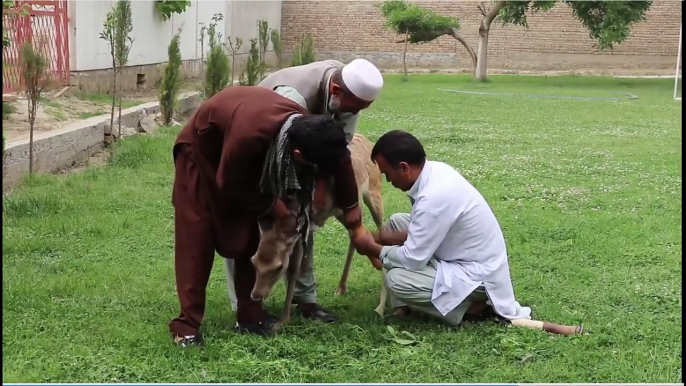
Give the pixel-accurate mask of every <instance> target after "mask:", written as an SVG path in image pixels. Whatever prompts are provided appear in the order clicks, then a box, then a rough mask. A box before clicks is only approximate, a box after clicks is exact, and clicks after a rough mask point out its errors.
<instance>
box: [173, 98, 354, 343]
mask: <svg viewBox="0 0 686 386" xmlns="http://www.w3.org/2000/svg"><path fill="white" fill-rule="evenodd" d="M277 145H278V146H279V157H281V158H284V157H285V158H287V162H286V161H284V162H286V163H287V166H284V168H283V169H284V170H287V171H288V173H284V174H288V177H291V176H292V175H297V178H298V179H300V178H301V175H305V176H307V177H306V179H307V178H311V180H312V181H311V185H312V189H313V187H314V177H310V176H311V174H308V172H307V170H309V169H308V168H313V167H314V165H316V167H317V169H319V170H324V171H326V172H327V173H330V174H331V175H333V177H334V179H335V180H336V182H337V186H339V191H338V194H337V196H338V197H339V199H341V200H343V201H344V202H346V203H351V202H352V203H354V202H356V201H357V199H358V198H357V191H356V189H347V188H346V187H349V186H352V187H355V178H354V174H353V170H352V167H351V166H350V165H351V163H350V160H349V158H350V153H349V152H348V149H347V143H346V140H345V134H344V132H343V128H342V125H341V124H340V123H337V122H335V121H334V120H333V119H332V118H331V117H330V116H324V115H311V114H310V113H309V112H308V111H307V110H306V109H305V108H303V107H302V106H300V105H299V104H297V103H295V102H293V101H291V100H289V99H287V98H285V97H283V96H281V95H279V94H277V93H276V92H274V91H271V90H268V89H264V88H260V87H230V88H227V89H224V90H222V91H220V92H219V93H217V94H216V95H214V96H213V97H211V98H210V99H208V100H207V101H205V102H204V103H203V104H202V105H201V106H200V108H199V109H198V111H197V112H196V113H195V114H194V115H193V117H192V118H191V119H190V121H189V122H188V123H187V124H186V126H185V127H184V128H183V130H182V131H181V133H180V134H179V136H178V138H177V140H176V143H175V144H174V149H173V155H174V164H175V169H176V172H175V180H174V189H173V193H172V202H173V204H174V209H175V271H176V289H177V293H178V296H179V301H180V305H181V312H180V315H179V316H178V317H177V318H175V319H173V320H172V321H171V322H170V323H169V329H170V332H171V334H172V337H173V340H174V342H176V343H177V344H179V345H181V346H184V347H185V346H188V345H192V344H198V343H200V342H201V338H200V333H199V328H200V324H201V322H202V319H203V317H204V313H205V291H206V286H207V283H208V280H209V277H210V272H211V270H212V264H213V261H214V255H215V251H216V252H217V253H218V254H219V255H220V256H222V257H223V258H230V259H234V263H235V276H234V282H235V288H236V297H237V300H238V309H237V312H236V322H237V323H236V329H237V330H238V331H241V332H250V333H257V334H261V335H265V334H268V333H270V332H271V328H272V326H273V322H274V321H275V318H274V316H273V315H268V314H267V312H266V311H265V310H264V309H263V307H262V302H261V301H254V300H252V299H251V298H250V292H251V290H252V288H253V285H254V283H255V269H254V267H253V265H252V263H251V261H250V257H251V256H252V255H253V254H254V253H255V251H256V249H257V246H258V244H259V239H260V232H259V228H258V225H257V224H258V223H257V219H258V218H259V217H261V216H272V218H275V219H285V218H288V216H292V214H291V213H290V212H289V211H288V210H287V209H286V207H285V205H284V203H283V202H282V201H281V200H280V199H278V197H274V195H272V194H269V193H268V192H265V189H264V186H263V182H264V179H263V175H273V174H265V170H267V169H268V168H265V166H266V164H265V162H267V163H269V162H273V160H274V159H275V157H273V156H270V157H268V154H270V155H271V154H275V153H276V152H275V151H274V148H275V147H276V146H277ZM282 148H285V149H287V150H283V151H281V150H282ZM281 153H283V154H281ZM291 160H293V162H291ZM279 166H280V165H279ZM272 169H273V168H272ZM291 172H292V173H291ZM289 173H290V174H289ZM312 175H313V174H312ZM300 182H301V184H303V181H300ZM304 183H305V184H307V182H304ZM296 185H297V184H296ZM270 319H271V320H270Z"/></svg>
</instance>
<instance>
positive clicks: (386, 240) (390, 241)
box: [377, 231, 407, 246]
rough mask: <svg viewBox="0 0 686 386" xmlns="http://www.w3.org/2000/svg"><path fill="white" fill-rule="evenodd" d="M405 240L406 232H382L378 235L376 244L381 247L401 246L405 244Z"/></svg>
mask: <svg viewBox="0 0 686 386" xmlns="http://www.w3.org/2000/svg"><path fill="white" fill-rule="evenodd" d="M406 240H407V231H398V232H390V231H382V232H381V233H380V234H379V238H378V240H377V242H378V243H379V244H381V245H385V246H388V245H403V244H405V241H406Z"/></svg>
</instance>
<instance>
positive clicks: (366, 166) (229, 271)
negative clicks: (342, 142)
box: [223, 134, 387, 329]
mask: <svg viewBox="0 0 686 386" xmlns="http://www.w3.org/2000/svg"><path fill="white" fill-rule="evenodd" d="M348 148H349V149H350V154H351V159H352V165H353V170H354V173H355V182H356V183H357V188H358V192H359V194H360V199H361V201H362V202H364V204H365V206H366V207H367V209H368V210H369V212H370V214H371V216H372V219H373V221H374V224H375V225H376V228H377V230H378V231H381V229H382V226H383V215H384V206H383V197H382V194H381V193H382V192H381V187H382V185H383V184H382V180H381V171H380V170H379V167H378V166H377V165H376V163H374V161H372V159H371V152H372V148H373V144H372V143H371V141H369V140H368V139H367V138H365V137H364V136H362V135H361V134H355V135H354V136H353V138H352V141H351V142H350V144H349V145H348ZM332 186H333V180H331V181H330V184H329V187H332ZM288 205H292V204H288ZM332 217H334V218H336V219H337V220H338V221H339V222H340V223H343V211H342V210H341V209H340V208H338V207H336V206H335V205H334V197H333V189H331V188H329V189H328V191H327V193H326V202H325V204H324V206H323V207H322V208H315V209H313V210H312V212H311V215H310V221H311V229H312V231H313V232H317V231H318V230H319V229H321V228H322V227H323V226H324V225H325V224H326V222H327V221H328V220H329V219H330V218H332ZM260 231H261V233H262V236H261V240H260V246H259V247H258V250H257V252H256V253H255V255H254V256H253V257H252V261H253V264H254V265H255V269H256V274H257V280H256V283H255V288H256V289H257V288H258V287H259V295H265V294H268V293H269V292H270V290H271V288H272V287H273V286H274V285H275V284H276V282H277V281H278V279H279V278H280V277H281V276H283V275H286V276H287V278H288V287H287V290H286V300H285V303H284V312H283V314H282V316H281V319H280V320H279V322H278V323H277V326H275V327H276V329H278V328H280V327H281V326H283V325H284V324H285V323H286V322H287V321H288V319H289V318H290V310H291V303H292V299H293V292H294V287H295V279H296V278H297V277H298V275H299V273H300V262H301V260H302V257H303V253H304V250H303V248H302V246H301V245H302V244H301V243H300V242H297V241H299V240H298V239H299V236H298V235H297V234H296V233H295V232H289V231H285V230H284V229H283V227H277V226H270V225H269V224H263V223H260ZM348 238H349V240H350V241H349V243H348V252H347V255H346V259H345V263H344V265H343V272H342V274H341V278H340V280H339V282H338V286H337V288H336V291H335V293H334V294H335V295H337V296H341V295H344V294H345V292H346V291H347V283H348V275H349V272H350V266H351V264H352V260H353V256H354V254H355V246H354V245H353V243H352V231H349V232H348ZM293 252H295V253H293ZM291 256H292V260H293V261H289V260H290V259H291ZM223 260H224V271H225V272H226V286H227V292H228V296H229V302H230V303H231V309H232V310H233V311H235V310H236V307H237V300H236V294H235V289H234V284H233V274H234V265H233V260H231V259H223ZM277 265H279V266H281V267H282V268H281V269H280V271H279V272H282V273H280V274H278V275H275V274H274V272H276V271H275V270H274V269H273V267H275V266H277ZM375 268H376V269H377V270H380V271H381V275H382V284H381V291H380V296H379V305H378V306H377V307H376V309H375V310H374V311H375V312H376V313H377V314H379V315H380V316H382V317H383V315H384V310H385V307H386V301H387V289H386V286H385V285H384V279H385V271H384V270H383V268H382V267H381V266H380V265H379V266H375ZM255 292H256V291H255V289H253V294H255ZM255 295H257V294H255Z"/></svg>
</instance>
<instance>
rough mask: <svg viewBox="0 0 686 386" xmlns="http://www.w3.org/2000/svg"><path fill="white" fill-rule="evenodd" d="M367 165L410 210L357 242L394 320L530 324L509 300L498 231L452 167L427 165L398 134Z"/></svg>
mask: <svg viewBox="0 0 686 386" xmlns="http://www.w3.org/2000/svg"><path fill="white" fill-rule="evenodd" d="M372 159H373V160H374V162H376V163H377V164H378V165H379V169H380V170H381V172H382V173H383V174H384V175H385V176H386V179H387V180H388V181H389V182H390V183H391V184H393V186H395V187H396V188H398V189H400V190H402V191H404V192H407V194H408V196H409V198H410V202H411V204H412V210H411V212H410V213H409V214H408V213H399V214H394V215H392V216H391V218H390V221H389V223H388V226H387V228H386V229H385V230H384V231H382V232H381V233H380V234H372V233H364V234H363V236H359V237H358V240H356V242H355V245H356V246H357V251H358V253H360V254H362V255H366V256H368V257H369V258H370V259H380V260H381V263H382V264H383V267H384V268H385V269H386V270H387V273H386V285H387V287H388V292H389V295H390V298H391V304H392V306H393V307H394V308H395V314H394V315H397V316H404V315H408V314H409V313H410V312H412V311H418V312H423V313H427V314H430V315H433V316H435V317H438V318H440V319H442V320H444V321H445V322H447V323H448V324H450V325H453V326H457V325H458V324H460V322H461V321H462V320H463V319H464V318H465V317H466V316H476V315H483V313H484V311H490V313H491V314H493V311H495V314H496V316H498V317H500V318H504V319H519V318H524V319H530V318H531V309H530V308H529V307H523V306H521V305H520V304H519V303H518V302H517V301H516V300H515V297H514V291H513V289H512V282H511V281H510V267H509V265H508V259H507V251H506V247H505V240H504V238H503V233H502V231H501V229H500V225H499V224H498V221H497V220H496V218H495V215H494V214H493V212H492V211H491V208H490V207H489V205H488V203H487V202H486V200H485V199H484V197H483V196H482V195H481V194H480V193H479V192H478V191H477V190H476V188H474V187H473V186H472V185H471V184H470V183H469V182H468V181H467V180H466V179H465V178H464V177H463V176H462V175H461V174H460V173H459V172H458V171H457V170H455V169H454V168H453V167H451V166H450V165H447V164H445V163H443V162H436V161H428V160H427V159H426V153H425V152H424V148H423V146H422V144H421V143H420V142H419V141H418V140H417V139H416V138H415V137H414V136H412V135H411V134H409V133H407V132H404V131H400V130H394V131H390V132H388V133H386V134H384V135H383V136H382V137H381V138H379V140H378V141H377V142H376V144H375V145H374V149H373V150H372ZM491 307H492V308H491Z"/></svg>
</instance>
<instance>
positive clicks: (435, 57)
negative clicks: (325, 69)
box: [281, 0, 681, 73]
mask: <svg viewBox="0 0 686 386" xmlns="http://www.w3.org/2000/svg"><path fill="white" fill-rule="evenodd" d="M419 3H420V5H422V6H423V7H426V8H429V9H432V10H434V11H436V12H439V13H441V14H445V15H452V16H458V17H459V18H460V22H461V34H462V35H463V36H464V38H465V39H466V40H467V42H468V43H469V44H471V45H472V47H473V48H474V50H475V51H476V43H477V32H478V28H479V22H480V20H481V14H480V12H479V10H478V9H477V4H478V2H475V1H459V2H458V1H420V2H419ZM680 7H681V1H675V0H670V1H665V0H658V1H653V6H652V7H651V9H650V11H649V12H648V14H647V21H646V22H643V23H639V24H636V25H634V28H633V29H632V32H631V36H630V38H629V39H627V40H626V41H625V42H624V43H623V44H621V45H618V46H616V47H615V49H614V51H613V52H610V51H607V52H601V51H600V50H599V49H597V48H595V47H594V41H593V40H591V39H590V38H589V36H588V30H587V29H586V28H585V27H584V26H583V25H582V24H581V23H580V22H579V21H577V20H576V19H575V18H574V17H573V15H572V12H571V8H570V7H569V6H568V5H566V4H560V5H558V6H556V7H555V8H553V9H552V10H550V11H548V12H546V13H541V14H535V15H530V16H529V17H528V20H529V29H526V28H524V27H519V26H505V27H502V26H501V25H500V24H499V23H498V19H496V21H495V22H494V23H493V25H492V27H491V34H490V39H489V50H488V60H489V68H490V69H512V70H532V71H540V70H559V71H571V70H576V71H583V70H585V71H590V72H613V71H617V70H619V71H620V72H622V70H623V71H624V72H627V71H628V72H631V71H635V72H643V73H646V72H651V71H652V72H659V73H669V72H670V71H672V72H673V71H674V66H675V65H676V55H677V48H678V47H677V46H678V42H679V29H680V22H681V9H680ZM281 31H282V40H283V42H284V50H285V51H290V50H291V49H292V47H293V45H294V44H295V42H296V41H298V40H299V37H300V35H301V34H303V33H305V32H310V33H312V34H313V37H314V40H315V49H316V50H317V52H318V54H319V57H320V58H328V57H334V58H338V59H340V60H344V61H347V60H350V59H352V58H353V57H355V56H359V57H365V58H368V59H370V60H372V61H374V62H376V63H377V65H379V66H380V67H383V68H400V67H401V60H402V50H403V44H397V43H394V41H395V40H396V39H397V36H396V35H394V34H393V33H391V32H389V31H388V30H387V29H386V28H384V26H383V17H382V15H381V13H380V12H379V11H378V10H377V9H376V8H375V7H374V2H372V1H360V0H357V1H335V0H329V1H309V0H307V1H306V0H284V1H283V3H282V19H281ZM408 53H409V54H408V58H409V59H408V66H409V67H415V68H420V67H423V68H436V69H448V68H451V69H466V68H469V67H471V63H470V60H469V59H468V56H467V54H466V51H465V49H464V48H463V47H462V46H461V45H460V44H459V43H458V42H457V41H456V40H455V39H453V38H452V37H446V36H444V37H441V38H439V39H437V40H436V41H434V42H431V43H428V44H422V45H411V46H410V47H409V49H408Z"/></svg>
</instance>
